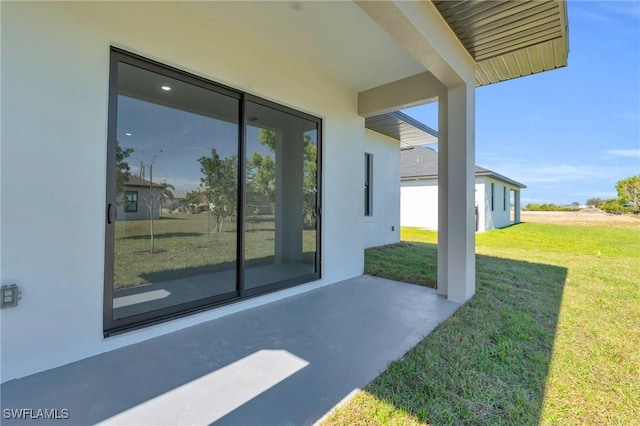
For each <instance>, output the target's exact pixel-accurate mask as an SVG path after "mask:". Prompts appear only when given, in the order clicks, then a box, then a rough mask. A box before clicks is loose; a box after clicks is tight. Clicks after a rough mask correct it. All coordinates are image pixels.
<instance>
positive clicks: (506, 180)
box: [400, 169, 527, 189]
mask: <svg viewBox="0 0 640 426" xmlns="http://www.w3.org/2000/svg"><path fill="white" fill-rule="evenodd" d="M475 176H476V177H483V176H484V177H488V178H491V179H495V180H497V181H500V182H503V183H506V184H508V185H511V186H515V187H516V188H520V189H525V188H526V187H527V185H525V184H524V183H520V182H518V181H516V180H513V179H509V178H508V177H506V176H503V175H501V174H500V173H496V172H494V171H492V170H486V169H485V170H482V171H478V170H476V173H475ZM435 179H438V175H420V176H402V177H401V178H400V180H401V181H418V180H435Z"/></svg>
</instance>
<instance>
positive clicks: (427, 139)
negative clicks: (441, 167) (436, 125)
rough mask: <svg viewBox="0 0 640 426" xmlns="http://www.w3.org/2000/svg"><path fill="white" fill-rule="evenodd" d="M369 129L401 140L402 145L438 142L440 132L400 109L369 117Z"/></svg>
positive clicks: (366, 120)
mask: <svg viewBox="0 0 640 426" xmlns="http://www.w3.org/2000/svg"><path fill="white" fill-rule="evenodd" d="M364 125H365V127H366V128H367V129H369V130H373V131H374V132H378V133H382V134H383V135H385V136H389V137H390V138H393V139H397V140H399V141H400V144H401V146H403V147H405V146H416V145H425V144H434V143H438V132H437V131H436V130H434V129H432V128H431V127H429V126H427V125H425V124H423V123H421V122H419V121H418V120H416V119H414V118H411V117H409V116H408V115H407V114H404V113H402V112H400V111H396V112H390V113H387V114H382V115H377V116H374V117H367V118H366V119H365V122H364Z"/></svg>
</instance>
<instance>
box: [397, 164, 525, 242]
mask: <svg viewBox="0 0 640 426" xmlns="http://www.w3.org/2000/svg"><path fill="white" fill-rule="evenodd" d="M492 182H493V183H494V185H495V194H494V197H495V198H494V209H493V210H492V209H491V183H492ZM505 187H506V188H507V191H506V195H507V200H506V210H505V209H504V208H503V188H505ZM512 190H519V188H517V187H515V186H511V185H507V184H505V183H504V182H502V181H499V180H496V179H492V178H489V177H486V176H478V177H476V185H475V199H476V205H477V206H478V232H483V231H487V230H489V229H496V228H503V227H505V226H509V225H510V224H511V216H510V213H511V208H510V196H511V195H510V194H511V192H510V191H512ZM400 200H401V201H400V223H401V225H402V226H412V227H418V228H426V229H432V230H437V229H438V180H437V179H419V180H404V181H402V183H401V192H400Z"/></svg>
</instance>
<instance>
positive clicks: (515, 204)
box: [513, 189, 520, 223]
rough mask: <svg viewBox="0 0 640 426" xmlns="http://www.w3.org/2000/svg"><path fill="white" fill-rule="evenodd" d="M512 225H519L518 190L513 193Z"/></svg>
mask: <svg viewBox="0 0 640 426" xmlns="http://www.w3.org/2000/svg"><path fill="white" fill-rule="evenodd" d="M513 223H520V190H519V189H516V190H515V191H513Z"/></svg>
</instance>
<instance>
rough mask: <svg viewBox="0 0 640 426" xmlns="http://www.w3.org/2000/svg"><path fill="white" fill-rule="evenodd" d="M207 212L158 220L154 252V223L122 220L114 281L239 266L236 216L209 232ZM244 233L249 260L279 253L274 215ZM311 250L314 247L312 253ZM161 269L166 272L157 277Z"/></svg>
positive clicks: (308, 234) (311, 242) (310, 234)
mask: <svg viewBox="0 0 640 426" xmlns="http://www.w3.org/2000/svg"><path fill="white" fill-rule="evenodd" d="M207 219H208V216H207V215H206V214H194V215H186V214H185V215H182V214H172V215H170V216H165V217H162V218H161V219H160V220H158V221H157V222H155V223H154V227H155V232H156V253H154V254H149V225H148V222H147V221H145V220H140V221H129V222H117V223H116V235H115V253H114V263H115V264H114V287H115V288H123V287H132V286H136V285H140V284H145V283H148V282H149V279H148V277H150V276H153V277H154V279H153V281H162V279H163V278H164V279H175V278H179V277H184V276H190V275H197V274H202V273H207V272H214V271H216V270H218V271H219V270H227V269H234V268H235V260H236V225H235V219H233V220H232V221H230V222H227V223H225V226H224V231H223V232H220V233H211V234H207ZM247 230H248V231H247V232H246V234H245V247H246V257H245V258H246V260H247V261H248V262H250V261H251V260H258V259H265V258H268V257H270V256H273V255H274V239H275V230H274V218H273V216H260V217H259V218H258V219H257V220H256V221H255V222H254V223H252V224H251V225H248V227H247ZM315 242H316V236H315V231H304V234H303V247H304V251H305V255H304V259H305V262H307V261H312V260H313V252H315ZM309 252H311V253H309ZM158 273H161V274H160V277H161V278H156V277H158V276H159V274H158Z"/></svg>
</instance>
